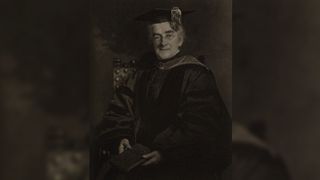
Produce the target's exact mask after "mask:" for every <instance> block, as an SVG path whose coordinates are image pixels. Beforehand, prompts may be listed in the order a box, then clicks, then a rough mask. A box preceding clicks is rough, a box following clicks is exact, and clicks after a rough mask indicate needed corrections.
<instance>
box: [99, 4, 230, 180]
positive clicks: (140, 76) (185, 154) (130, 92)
mask: <svg viewBox="0 0 320 180" xmlns="http://www.w3.org/2000/svg"><path fill="white" fill-rule="evenodd" d="M188 13H191V12H190V11H184V12H182V11H181V10H180V9H179V8H177V7H174V8H172V9H169V10H167V9H155V10H152V11H150V12H147V13H145V14H143V15H141V16H139V17H137V18H136V20H139V21H144V22H147V23H148V28H149V32H150V37H151V40H152V44H153V49H154V51H153V52H152V53H148V54H147V55H145V56H144V57H143V58H142V59H141V60H140V62H139V63H138V65H137V71H136V74H135V76H134V78H133V81H132V82H133V83H130V84H131V85H132V86H128V87H124V88H119V90H118V91H117V92H116V93H115V96H114V99H113V101H112V102H111V104H110V106H109V109H108V111H107V112H106V113H105V116H104V119H103V120H102V122H101V124H100V125H99V126H98V128H97V142H98V144H99V145H100V146H101V147H103V148H104V149H107V150H109V152H111V153H112V152H113V153H118V154H121V153H123V152H125V151H126V149H130V148H131V147H132V146H133V145H134V144H137V143H139V144H142V145H144V146H146V147H149V148H150V149H151V152H149V153H147V154H144V155H143V156H142V157H141V158H142V159H144V160H145V161H143V163H142V164H140V165H139V166H138V167H136V168H134V169H132V170H131V171H130V172H128V173H127V174H126V178H127V179H143V180H144V179H148V180H157V179H159V180H170V179H173V180H174V179H183V180H188V179H197V180H201V179H203V180H205V179H208V180H209V179H210V180H215V179H220V178H219V174H220V172H221V171H222V170H223V169H224V168H225V167H226V166H227V165H228V164H229V163H230V161H231V120H230V117H229V115H228V112H227V110H226V107H225V105H224V103H223V101H222V99H221V97H220V95H219V92H218V87H217V85H216V83H215V79H214V76H213V73H212V72H211V71H210V70H209V68H208V67H207V66H206V65H204V64H202V63H201V62H200V61H198V60H197V59H196V58H195V57H193V56H191V55H189V54H185V53H183V52H182V51H181V48H182V45H183V43H184V37H185V32H184V28H183V26H182V22H181V18H182V15H185V14H188ZM104 152H105V151H104ZM111 174H113V175H114V174H117V173H114V172H113V173H109V175H108V176H107V177H105V178H106V179H108V178H111Z"/></svg>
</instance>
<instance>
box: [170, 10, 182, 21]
mask: <svg viewBox="0 0 320 180" xmlns="http://www.w3.org/2000/svg"><path fill="white" fill-rule="evenodd" d="M181 16H182V12H181V10H180V9H179V8H178V7H173V8H172V9H171V21H172V22H176V23H178V24H181Z"/></svg>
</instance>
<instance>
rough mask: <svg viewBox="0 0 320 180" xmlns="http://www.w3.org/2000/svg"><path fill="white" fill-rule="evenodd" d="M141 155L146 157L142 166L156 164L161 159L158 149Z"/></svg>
mask: <svg viewBox="0 0 320 180" xmlns="http://www.w3.org/2000/svg"><path fill="white" fill-rule="evenodd" d="M142 157H143V158H145V159H147V161H146V162H144V163H143V164H142V166H148V165H156V164H159V163H160V161H161V160H162V157H161V154H160V152H159V151H152V152H151V153H148V154H145V155H143V156H142Z"/></svg>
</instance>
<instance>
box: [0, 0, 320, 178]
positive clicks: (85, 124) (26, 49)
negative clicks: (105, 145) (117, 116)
mask: <svg viewBox="0 0 320 180" xmlns="http://www.w3.org/2000/svg"><path fill="white" fill-rule="evenodd" d="M170 2H174V4H176V5H178V6H180V7H182V8H187V9H195V10H197V13H194V14H193V15H190V16H189V17H188V19H186V21H185V22H186V23H185V25H186V28H187V33H188V34H189V35H188V39H187V43H188V44H189V45H188V46H187V47H186V48H187V49H188V50H190V51H192V52H194V53H195V54H196V55H198V54H199V55H205V56H206V57H207V63H208V64H209V66H210V68H211V69H213V70H214V72H215V75H216V78H217V82H218V85H219V88H220V91H221V94H222V96H223V99H224V101H225V102H226V104H227V106H228V109H229V111H230V112H231V110H232V115H233V119H234V120H236V121H241V122H244V123H245V124H249V123H251V122H255V121H262V122H264V123H265V124H266V126H267V129H268V130H267V140H268V141H269V143H270V145H271V147H272V148H273V149H274V150H275V151H277V152H279V153H280V154H281V155H282V156H283V157H284V160H285V162H286V164H287V165H288V168H289V172H290V173H291V175H292V177H293V179H294V180H302V179H303V180H314V179H317V178H319V177H320V173H319V171H318V169H319V168H320V158H319V155H318V152H320V143H319V141H318V138H320V133H318V127H319V126H320V123H319V122H320V121H318V118H319V117H320V114H319V112H320V111H319V110H318V109H319V107H320V93H319V89H320V87H319V83H318V82H319V80H318V79H319V76H320V71H319V65H320V64H319V58H320V55H319V47H320V41H319V40H320V33H319V32H320V23H319V22H320V21H319V15H320V14H319V11H318V9H319V5H320V3H319V2H318V1H317V0H305V1H298V0H290V1H289V0H234V1H233V12H234V14H233V37H231V29H230V27H231V25H232V23H231V12H230V10H231V1H229V0H217V1H213V0H210V1H209V0H203V1H196V0H193V1H192V0H185V1H183V2H182V1H170ZM162 3H163V4H162ZM168 3H169V1H168V2H166V1H161V2H160V1H155V0H151V1H150V0H149V1H147V0H145V1H139V3H137V1H133V0H129V1H124V0H121V1H119V0H118V1H115V0H112V1H98V0H96V1H89V0H69V1H62V0H55V1H40V0H30V1H18V0H16V1H9V0H7V1H2V2H1V6H0V7H1V11H0V12H1V16H0V20H1V26H0V73H1V74H0V83H1V87H0V98H1V101H0V115H1V116H0V119H1V121H0V135H1V136H0V144H1V148H0V156H1V163H0V179H10V180H20V179H21V180H22V179H24V180H25V179H32V180H37V179H39V180H40V179H41V180H42V179H44V176H45V175H44V174H45V157H46V153H47V151H48V148H47V147H46V141H47V135H46V134H47V131H48V129H50V127H60V128H62V129H63V130H64V131H65V132H66V133H67V136H68V138H69V139H71V140H72V141H73V142H78V144H84V145H86V143H83V142H82V141H83V139H86V137H87V135H88V132H89V129H90V128H89V127H90V124H91V123H92V122H94V123H96V122H97V121H99V119H101V115H102V112H103V109H104V108H105V107H106V105H107V104H106V102H107V100H108V99H110V96H111V94H112V88H111V84H112V83H111V78H112V74H111V68H112V64H111V63H112V58H114V57H120V58H122V59H123V60H130V59H132V58H136V57H138V56H139V54H140V53H141V52H140V51H141V50H143V51H144V50H147V49H148V46H147V43H146V39H144V36H143V34H144V32H145V31H144V30H141V29H143V28H144V26H143V25H142V24H134V25H133V24H132V23H133V22H131V21H130V19H131V18H132V17H133V16H135V15H138V14H139V13H141V12H142V11H147V10H149V9H150V8H152V7H158V5H161V6H162V5H163V6H166V5H167V4H168ZM2 4H3V5H2ZM96 5H98V7H97V6H96ZM104 8H105V10H104ZM92 9H94V11H91V10H92ZM90 12H91V13H90ZM97 17H99V18H98V19H97ZM99 19H100V20H101V19H103V20H104V21H99ZM118 19H121V20H122V21H119V20H118ZM98 27H99V28H98ZM103 27H104V28H103ZM123 27H126V28H123ZM129 27H130V28H129ZM91 34H93V35H91ZM132 35H133V36H132ZM93 39H94V41H92V40H93ZM123 39H126V41H123ZM140 40H141V41H140ZM231 40H232V41H233V55H232V56H233V62H232V63H231ZM143 42H145V43H143ZM92 47H95V48H92ZM92 55H94V56H92ZM231 64H233V65H232V66H233V67H232V68H233V81H232V82H231V69H232V68H231ZM232 86H233V87H232ZM232 91H233V92H232ZM231 94H233V96H232V98H231ZM231 102H232V103H231ZM231 104H232V106H233V108H231Z"/></svg>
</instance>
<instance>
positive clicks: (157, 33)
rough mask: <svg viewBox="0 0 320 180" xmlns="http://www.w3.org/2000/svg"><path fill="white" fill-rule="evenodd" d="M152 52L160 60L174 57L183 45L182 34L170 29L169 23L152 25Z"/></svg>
mask: <svg viewBox="0 0 320 180" xmlns="http://www.w3.org/2000/svg"><path fill="white" fill-rule="evenodd" d="M150 30H151V38H152V43H153V48H154V51H155V53H156V55H157V57H158V58H159V59H160V60H165V59H169V58H172V57H173V56H175V55H176V54H177V53H178V52H179V51H180V50H179V49H180V47H181V46H182V44H183V36H182V32H181V30H180V31H178V32H177V31H175V30H174V29H172V28H171V26H170V23H169V22H162V23H156V24H152V25H151V27H150Z"/></svg>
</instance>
